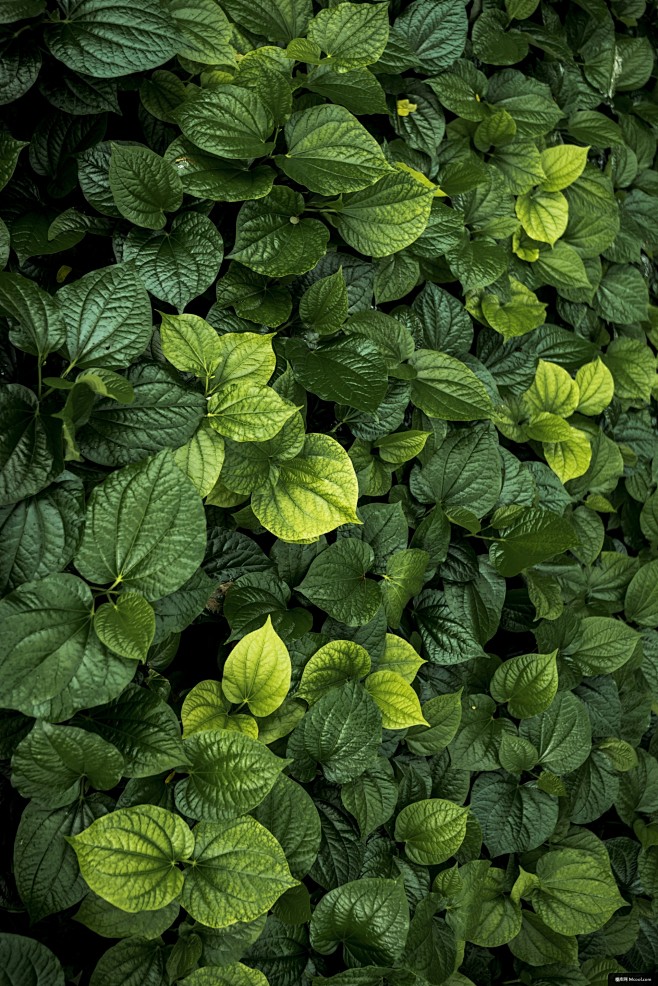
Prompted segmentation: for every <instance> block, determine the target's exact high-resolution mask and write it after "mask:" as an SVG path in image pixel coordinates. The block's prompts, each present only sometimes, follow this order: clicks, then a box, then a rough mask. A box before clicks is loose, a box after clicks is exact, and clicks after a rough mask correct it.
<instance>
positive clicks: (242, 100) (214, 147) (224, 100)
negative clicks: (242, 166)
mask: <svg viewBox="0 0 658 986" xmlns="http://www.w3.org/2000/svg"><path fill="white" fill-rule="evenodd" d="M174 116H175V117H176V119H177V121H178V123H179V125H180V128H181V130H182V131H183V133H184V135H185V136H186V137H187V138H189V140H191V141H192V143H193V144H195V145H196V147H200V148H201V150H203V151H207V152H208V153H209V154H215V155H217V157H221V158H241V159H248V158H255V157H264V156H265V155H266V154H268V153H269V152H270V151H271V150H272V149H273V147H274V144H272V143H268V142H267V138H268V137H269V136H270V134H271V133H272V130H273V129H274V120H273V119H272V115H271V112H270V110H269V109H268V107H267V105H266V104H265V103H264V102H263V100H262V99H261V98H260V97H259V96H258V95H257V94H256V93H255V92H252V91H251V90H250V89H243V88H242V87H241V86H231V85H219V86H213V88H212V89H202V90H200V91H199V92H198V93H195V94H194V95H193V96H192V97H190V99H186V100H185V102H184V103H182V104H181V105H180V106H179V107H178V109H177V110H176V111H175V113H174Z"/></svg>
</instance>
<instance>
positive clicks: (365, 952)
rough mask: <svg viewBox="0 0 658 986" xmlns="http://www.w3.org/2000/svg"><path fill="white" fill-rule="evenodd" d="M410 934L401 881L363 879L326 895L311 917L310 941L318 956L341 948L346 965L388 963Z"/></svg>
mask: <svg viewBox="0 0 658 986" xmlns="http://www.w3.org/2000/svg"><path fill="white" fill-rule="evenodd" d="M408 931H409V905H408V903H407V898H406V896H405V893H404V888H403V886H402V884H401V881H397V880H377V879H364V880H356V881H354V882H353V883H345V884H343V886H342V887H336V889H335V890H330V891H329V893H328V894H326V895H325V896H324V897H323V898H322V900H321V901H320V903H319V904H318V906H317V907H316V909H315V913H314V914H313V920H312V922H311V942H312V945H313V947H314V948H315V949H316V951H318V952H320V954H325V955H326V954H328V953H331V952H333V951H335V950H336V948H337V947H338V945H340V944H342V945H343V950H344V956H345V960H346V962H348V963H349V964H350V965H351V964H352V963H356V962H358V963H360V964H366V963H372V964H377V963H382V964H384V963H385V964H387V965H388V964H390V963H393V962H394V961H395V959H396V958H397V957H398V956H399V955H400V953H401V952H402V949H403V948H404V945H405V942H406V939H407V933H408Z"/></svg>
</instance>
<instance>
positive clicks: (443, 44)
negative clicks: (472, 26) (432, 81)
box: [391, 0, 468, 75]
mask: <svg viewBox="0 0 658 986" xmlns="http://www.w3.org/2000/svg"><path fill="white" fill-rule="evenodd" d="M467 30H468V22H467V18H466V14H465V11H464V8H463V7H462V6H460V5H459V4H457V3H456V2H455V0H439V2H438V3H433V2H430V0H416V2H415V3H412V4H410V5H409V7H408V8H407V9H406V10H405V11H404V13H403V15H402V16H401V17H398V18H397V20H396V22H395V25H394V28H393V31H392V37H391V40H392V41H393V40H395V41H398V40H399V42H402V43H404V45H405V48H406V49H407V50H408V51H409V52H410V54H411V56H412V60H411V64H410V66H409V67H413V66H416V65H417V66H418V67H419V68H421V69H422V71H423V72H425V73H427V74H430V75H431V74H434V73H435V72H440V71H441V70H442V69H444V68H449V67H450V66H451V65H452V63H453V62H454V61H455V59H456V58H459V56H460V55H461V53H462V51H463V50H464V44H465V42H466V32H467ZM405 67H406V66H405Z"/></svg>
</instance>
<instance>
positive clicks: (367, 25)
mask: <svg viewBox="0 0 658 986" xmlns="http://www.w3.org/2000/svg"><path fill="white" fill-rule="evenodd" d="M308 39H309V41H312V42H313V43H314V44H316V45H318V47H319V48H320V50H321V51H324V52H325V54H326V56H327V59H328V60H329V62H333V63H334V64H335V65H338V66H340V67H341V68H348V69H349V68H358V67H360V66H362V65H371V64H372V63H373V62H376V61H377V60H378V59H379V57H380V56H381V54H382V53H383V51H384V48H385V47H386V42H387V41H388V11H387V9H386V7H382V6H381V4H377V3H339V4H337V5H336V6H335V7H332V8H330V9H328V10H321V11H320V12H319V13H318V14H316V16H315V17H314V18H313V20H312V21H311V23H310V24H309V26H308Z"/></svg>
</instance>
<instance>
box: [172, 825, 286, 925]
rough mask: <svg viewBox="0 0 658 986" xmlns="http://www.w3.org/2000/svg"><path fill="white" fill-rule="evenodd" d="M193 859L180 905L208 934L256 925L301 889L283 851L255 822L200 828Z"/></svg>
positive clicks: (197, 828)
mask: <svg viewBox="0 0 658 986" xmlns="http://www.w3.org/2000/svg"><path fill="white" fill-rule="evenodd" d="M193 859H194V860H195V865H194V866H193V867H192V868H190V869H189V870H188V871H187V872H186V874H185V883H184V885H183V888H182V892H181V897H180V900H181V904H182V905H183V907H184V908H185V909H186V910H187V911H188V912H189V914H190V915H191V916H192V917H193V918H194V919H195V920H196V921H200V922H201V923H202V924H204V925H206V926H207V927H209V928H226V927H228V926H229V925H232V924H235V923H236V922H238V921H253V920H254V919H255V918H257V917H258V916H259V915H261V914H265V913H266V912H267V911H268V910H269V909H270V907H271V906H272V905H273V904H274V902H275V901H276V900H278V898H279V897H280V896H281V894H283V893H284V892H285V891H286V890H288V889H289V888H290V887H294V886H296V885H297V881H296V880H294V879H293V878H292V877H291V875H290V870H289V869H288V864H287V863H286V858H285V856H284V854H283V850H282V848H281V846H280V845H279V843H278V842H277V841H276V839H275V838H274V836H273V835H271V834H270V833H269V832H268V831H267V829H266V828H264V827H263V826H262V825H260V824H259V823H258V822H257V821H256V820H255V819H253V818H238V819H235V820H234V821H229V822H200V823H199V825H197V826H196V828H195V829H194V850H193Z"/></svg>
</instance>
